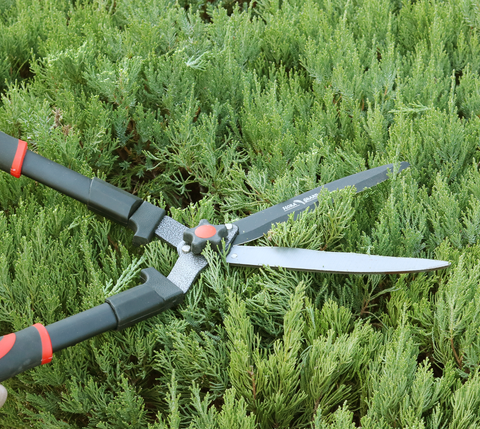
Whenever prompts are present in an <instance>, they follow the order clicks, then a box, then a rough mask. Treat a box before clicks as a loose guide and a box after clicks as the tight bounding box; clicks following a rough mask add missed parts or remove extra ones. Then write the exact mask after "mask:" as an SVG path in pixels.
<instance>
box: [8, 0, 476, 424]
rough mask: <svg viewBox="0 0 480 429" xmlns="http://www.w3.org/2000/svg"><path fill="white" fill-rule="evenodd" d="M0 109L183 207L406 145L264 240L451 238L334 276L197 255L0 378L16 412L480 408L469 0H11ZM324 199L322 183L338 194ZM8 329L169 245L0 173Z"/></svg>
mask: <svg viewBox="0 0 480 429" xmlns="http://www.w3.org/2000/svg"><path fill="white" fill-rule="evenodd" d="M0 27H1V28H0V30H1V31H0V35H1V36H0V46H1V48H2V49H1V50H0V52H2V54H1V55H0V90H1V92H2V93H1V95H2V98H1V103H0V129H1V130H2V131H4V132H6V133H8V134H11V135H13V136H15V137H18V138H22V139H23V140H26V141H28V143H29V147H30V148H31V149H33V150H34V151H36V152H37V153H39V154H41V155H43V156H45V157H48V158H50V159H52V160H54V161H55V162H58V163H60V164H63V165H65V166H67V167H69V168H72V169H73V170H75V171H78V172H80V173H82V174H84V175H86V176H88V177H93V176H97V177H100V178H103V179H105V180H107V181H109V182H111V183H113V184H115V185H117V186H119V187H121V188H123V189H126V190H128V191H130V192H132V193H134V194H135V195H138V196H140V197H142V198H144V199H147V200H149V201H151V202H152V203H154V204H158V205H159V206H162V207H166V208H167V210H168V212H169V215H171V216H172V217H173V218H174V219H176V220H178V221H180V222H182V223H184V224H186V225H188V226H194V225H196V224H198V222H199V220H200V219H203V218H207V219H209V220H210V221H211V222H215V223H221V222H227V221H234V220H235V219H238V218H241V217H244V216H247V215H249V214H251V213H255V212H257V211H259V210H262V209H264V208H266V207H269V206H271V205H273V204H276V203H280V202H282V201H285V200H286V199H288V198H291V197H293V196H295V195H298V194H300V193H303V192H306V191H308V190H310V189H313V188H315V187H317V186H320V185H321V184H324V183H327V182H330V181H333V180H336V179H339V178H341V177H344V176H347V175H349V174H353V173H356V172H359V171H362V170H365V169H366V168H372V167H376V166H378V165H382V164H384V163H390V162H392V163H394V164H395V165H398V163H399V162H400V161H408V162H409V163H410V164H411V167H410V169H408V170H406V171H403V172H401V173H400V174H398V172H396V171H394V172H392V174H391V177H390V179H389V181H387V182H386V183H383V184H381V185H379V186H377V187H375V189H370V190H368V191H365V192H362V193H358V194H356V193H355V192H354V190H343V191H341V192H337V193H335V194H334V195H331V194H328V193H321V194H320V195H319V206H318V208H317V209H316V210H311V211H306V212H304V213H303V214H301V215H300V216H299V217H298V218H297V219H296V220H295V221H294V220H293V219H289V220H288V221H287V222H285V223H283V224H280V225H276V226H275V227H274V228H272V230H271V231H270V232H269V234H267V235H266V236H265V237H263V238H262V239H260V240H258V241H257V243H255V244H258V245H269V246H292V247H302V248H310V249H316V250H328V251H341V252H359V253H371V254H380V255H391V256H405V257H426V258H438V259H444V260H449V261H451V262H452V267H451V268H450V269H449V270H446V271H444V272H434V273H425V274H417V275H401V276H380V275H376V276H343V275H334V274H311V273H304V272H287V271H284V270H276V271H275V270H272V269H269V268H267V267H265V268H263V269H259V270H257V269H247V268H237V267H230V266H228V265H227V264H226V262H225V260H224V258H223V256H221V255H218V254H215V253H213V252H212V251H211V250H208V249H207V250H206V251H205V256H206V258H207V259H208V261H209V268H208V269H207V270H206V271H205V272H204V273H202V275H201V276H200V278H199V279H198V280H197V281H196V283H195V284H194V286H193V287H192V289H191V290H190V291H189V293H188V294H187V296H186V298H185V300H184V302H183V303H182V304H181V305H180V306H179V307H178V308H176V309H174V310H169V311H167V312H165V313H162V314H161V315H159V316H157V317H154V318H152V319H150V320H148V321H145V322H142V323H140V324H138V325H136V326H134V327H131V328H128V329H126V330H125V331H123V332H111V333H108V334H105V335H101V336H98V337H95V338H94V339H91V340H89V341H85V342H83V343H81V344H78V345H76V346H74V347H71V348H68V349H66V350H63V351H61V352H59V353H56V354H55V357H54V360H53V363H51V364H50V365H46V366H41V367H39V368H36V369H33V370H31V371H28V372H26V373H23V374H21V375H19V376H17V377H15V378H13V379H11V380H8V381H6V382H5V383H4V384H5V385H6V386H7V388H8V390H9V400H8V401H7V403H6V405H5V406H4V407H3V408H2V409H1V410H0V415H1V416H0V419H1V422H2V427H5V428H16V429H17V428H23V427H38V428H45V427H47V428H81V427H98V428H151V429H157V428H167V427H171V428H187V427H190V428H219V429H220V428H222V429H223V428H237V427H238V428H242V429H243V428H245V429H246V428H262V429H263V428H271V427H277V428H280V427H284V428H286V427H292V428H308V427H311V428H322V429H327V428H345V429H352V428H355V427H360V426H361V427H363V428H372V429H374V428H375V429H377V428H378V429H380V428H382V429H384V428H385V429H389V428H393V427H405V428H428V429H430V428H432V429H433V428H447V427H449V428H470V427H477V426H479V425H480V416H479V413H478V410H479V408H480V407H479V404H478V398H479V388H480V387H479V386H480V382H479V373H478V367H479V364H480V343H479V340H478V338H479V332H480V317H479V310H478V309H479V308H480V304H479V299H480V298H479V297H480V295H479V293H480V292H479V286H478V285H479V280H480V279H479V276H480V274H479V273H480V271H479V270H480V268H479V265H478V261H479V259H480V238H479V237H480V175H479V169H478V154H477V152H478V142H479V138H480V135H479V129H480V127H479V117H480V77H479V74H478V73H479V70H480V4H479V2H478V1H474V0H462V1H460V2H459V1H458V0H418V1H413V0H403V1H400V0H388V1H382V0H348V1H347V0H284V1H274V0H259V1H255V2H248V1H247V2H238V1H232V0H215V1H204V0H194V1H189V0H182V1H181V2H173V1H171V0H144V1H137V0H117V1H113V0H77V1H70V0H56V1H50V0H43V1H38V0H17V1H11V0H3V1H0ZM332 197H333V198H332ZM0 210H1V211H0V233H1V234H2V240H1V242H0V329H1V332H0V334H5V333H8V332H12V331H18V330H20V329H22V328H24V327H26V326H28V325H29V324H32V323H37V322H41V323H44V324H49V323H53V322H55V321H57V320H60V319H63V318H65V317H68V316H70V315H73V314H75V313H77V312H79V311H83V310H86V309H89V308H91V307H92V306H95V305H98V304H99V303H101V302H103V301H104V300H105V298H106V297H107V296H110V295H112V294H114V293H117V292H118V291H120V290H125V289H127V288H129V287H132V286H134V285H136V284H137V282H138V272H139V270H140V269H141V268H144V267H148V266H153V267H155V268H157V269H158V270H159V271H160V272H162V273H163V274H164V275H167V274H168V273H169V272H170V270H171V269H172V267H173V265H174V264H175V261H176V259H177V253H176V251H175V250H174V249H171V248H169V247H167V245H165V244H164V243H161V242H160V241H155V242H152V243H150V244H149V245H147V246H145V247H144V248H140V249H136V248H133V247H132V246H131V244H130V242H131V233H130V232H128V231H125V230H124V229H123V228H121V227H119V226H117V225H113V224H112V223H111V222H108V221H106V220H104V219H101V218H100V217H97V216H96V215H93V214H92V213H91V212H88V210H87V209H86V208H85V207H83V206H82V205H81V204H80V203H77V202H75V201H73V200H70V199H69V198H67V197H64V196H62V195H59V194H58V193H56V192H54V191H52V190H49V189H46V188H45V187H44V186H42V185H40V184H38V183H35V182H33V181H31V180H29V179H28V178H24V177H22V178H20V179H14V178H13V177H11V176H8V175H7V174H3V175H2V178H1V180H0Z"/></svg>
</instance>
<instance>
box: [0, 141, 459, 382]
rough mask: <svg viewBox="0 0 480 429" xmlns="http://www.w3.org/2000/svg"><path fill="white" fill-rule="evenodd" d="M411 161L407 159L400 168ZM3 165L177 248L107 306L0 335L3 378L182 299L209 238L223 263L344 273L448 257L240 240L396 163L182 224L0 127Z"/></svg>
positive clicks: (137, 235) (410, 267) (359, 186)
mask: <svg viewBox="0 0 480 429" xmlns="http://www.w3.org/2000/svg"><path fill="white" fill-rule="evenodd" d="M407 167H409V164H408V163H407V162H402V163H400V165H399V166H398V171H402V170H404V169H406V168H407ZM0 169H2V170H4V171H6V172H7V173H10V174H12V175H13V176H15V177H20V175H22V174H23V175H25V176H27V177H30V178H31V179H33V180H36V181H38V182H40V183H43V184H45V185H47V186H49V187H51V188H53V189H56V190H57V191H59V192H61V193H63V194H66V195H68V196H70V197H72V198H75V199H77V200H78V201H81V202H83V203H85V204H86V205H87V206H88V208H89V209H91V210H92V211H94V212H96V213H99V214H101V215H103V216H105V217H107V218H109V219H111V220H113V221H115V222H117V223H120V224H122V225H125V226H128V227H129V228H131V229H132V230H133V231H134V237H133V242H134V244H136V245H143V244H146V243H148V242H150V241H151V240H152V239H153V238H154V237H155V236H157V237H159V238H160V239H162V240H163V241H165V242H166V243H168V244H169V245H171V246H173V247H175V248H176V249H177V251H178V255H179V257H178V259H177V262H176V263H175V265H174V267H173V269H172V270H171V272H170V274H169V275H168V276H167V277H165V276H163V275H162V274H160V273H159V272H158V271H157V270H155V269H154V268H146V269H144V270H142V271H141V277H142V279H143V281H144V283H143V284H141V285H140V286H136V287H133V288H131V289H128V290H126V291H123V292H121V293H118V294H116V295H113V296H111V297H109V298H107V299H106V302H105V303H104V304H101V305H99V306H97V307H94V308H91V309H89V310H86V311H84V312H82V313H78V314H76V315H73V316H70V317H68V318H66V319H63V320H60V321H58V322H55V323H52V324H50V325H48V326H43V325H42V324H40V323H37V324H35V325H33V326H30V327H28V328H26V329H23V330H21V331H19V332H17V333H12V334H8V335H4V336H3V337H0V381H3V380H6V379H8V378H10V377H12V376H14V375H16V374H19V373H21V372H23V371H25V370H27V369H30V368H33V367H35V366H38V365H41V364H42V365H43V364H46V363H48V362H50V361H51V360H52V355H53V353H54V352H56V351H59V350H62V349H64V348H66V347H69V346H72V345H74V344H77V343H79V342H81V341H84V340H86V339H88V338H91V337H93V336H95V335H98V334H101V333H103V332H106V331H109V330H114V329H116V330H121V329H124V328H127V327H129V326H131V325H133V324H135V323H137V322H140V321H142V320H145V319H147V318H149V317H151V316H154V315H156V314H158V313H160V312H162V311H164V310H167V309H169V308H171V307H173V306H175V305H177V304H179V303H180V302H181V301H182V300H183V297H184V296H185V294H186V292H187V291H188V290H189V288H190V286H191V285H192V284H193V282H194V281H195V280H196V278H197V277H198V275H199V274H200V272H201V271H202V270H203V269H204V268H206V267H207V265H208V262H207V260H206V259H205V257H204V256H203V255H202V254H201V253H202V250H203V249H204V248H205V246H206V245H207V243H210V246H211V247H212V248H213V249H215V250H216V251H219V252H220V251H222V249H225V252H226V261H227V262H228V263H230V264H232V265H236V266H249V267H252V266H253V267H262V266H270V267H272V268H279V267H282V268H286V269H292V270H303V271H314V272H328V273H345V274H396V273H413V272H421V271H432V270H437V269H441V268H445V267H448V266H449V265H450V263H448V262H445V261H436V260H430V259H417V258H396V257H387V256H376V255H364V254H356V253H340V252H325V251H315V250H307V249H296V248H285V247H283V248H282V247H259V246H242V244H244V243H247V242H249V241H252V240H255V239H257V238H260V237H262V236H263V235H264V234H266V233H267V232H268V231H269V230H270V229H271V228H272V226H274V225H275V224H277V223H279V222H284V221H286V220H287V219H288V218H289V216H292V215H293V217H294V218H296V217H297V216H298V214H299V213H301V212H302V211H304V210H307V209H308V208H310V209H312V208H314V207H315V206H316V205H317V202H318V195H319V193H320V192H321V191H322V190H324V189H327V190H328V191H335V190H339V189H343V188H345V187H349V186H353V187H355V188H356V191H357V192H360V191H363V190H364V189H367V188H370V187H372V186H375V185H377V184H378V183H381V182H383V181H384V180H386V179H387V178H388V172H389V171H393V169H394V165H393V164H388V165H383V166H381V167H376V168H373V169H370V170H366V171H363V172H360V173H357V174H353V175H351V176H348V177H344V178H342V179H340V180H336V181H334V182H331V183H328V184H325V185H322V186H320V187H318V188H316V189H314V190H312V191H309V192H305V193H304V194H301V195H298V196H296V197H293V198H291V199H289V200H287V201H285V202H283V203H280V204H277V205H275V206H273V207H270V208H267V209H266V210H262V211H260V212H258V213H255V214H253V215H250V216H248V217H246V218H243V219H240V220H238V221H235V222H232V223H229V224H226V225H211V224H210V223H209V222H208V221H207V220H202V221H200V223H199V225H198V226H196V227H194V228H187V227H186V226H184V225H182V224H181V223H179V222H177V221H175V220H174V219H172V218H171V217H169V216H167V215H166V213H165V210H164V209H162V208H160V207H157V206H155V205H153V204H150V203H148V202H146V201H142V200H141V199H140V198H138V197H136V196H134V195H132V194H130V193H128V192H126V191H124V190H121V189H119V188H117V187H115V186H113V185H110V184H108V183H107V182H105V181H103V180H100V179H98V178H93V179H90V178H88V177H85V176H83V175H81V174H79V173H76V172H74V171H72V170H70V169H68V168H66V167H64V166H62V165H59V164H57V163H55V162H53V161H50V160H48V159H46V158H44V157H42V156H41V155H38V154H36V153H34V152H32V151H30V150H28V145H27V143H26V142H24V141H22V140H18V139H16V138H14V137H11V136H8V135H7V134H4V133H2V132H0Z"/></svg>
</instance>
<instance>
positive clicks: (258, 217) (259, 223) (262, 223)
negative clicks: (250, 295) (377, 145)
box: [234, 162, 410, 244]
mask: <svg viewBox="0 0 480 429" xmlns="http://www.w3.org/2000/svg"><path fill="white" fill-rule="evenodd" d="M409 166H410V164H409V163H408V162H402V163H400V167H399V170H398V171H402V170H405V169H406V168H408V167H409ZM393 168H394V166H393V164H388V165H382V166H381V167H376V168H372V169H370V170H366V171H362V172H361V173H357V174H353V175H351V176H348V177H344V178H342V179H339V180H335V181H334V182H331V183H327V184H325V185H322V186H319V187H318V188H315V189H313V190H311V191H308V192H305V193H304V194H301V195H298V196H296V197H293V198H290V199H289V200H287V201H285V202H283V203H280V204H277V205H275V206H272V207H269V208H268V209H265V210H262V211H260V212H258V213H254V214H253V215H250V216H247V217H246V218H243V219H240V220H237V221H236V222H234V224H235V225H237V226H238V228H239V230H240V232H239V234H238V236H237V238H236V239H235V241H234V244H242V243H247V242H249V241H252V240H255V239H257V238H260V237H261V236H262V235H263V234H266V233H267V232H268V231H269V230H270V229H271V228H272V225H274V224H276V223H280V222H285V221H286V220H287V219H288V216H289V215H290V214H292V213H294V217H295V218H296V217H297V216H298V214H299V213H300V212H302V211H304V210H306V209H307V207H311V208H313V207H314V206H315V205H316V204H317V196H318V194H319V193H320V192H321V190H322V189H324V188H325V189H328V190H329V191H330V192H332V191H336V190H338V189H343V188H346V187H347V186H355V188H356V189H357V192H361V191H363V190H364V189H367V188H371V187H372V186H375V185H378V184H379V183H381V182H383V181H385V180H387V179H388V176H387V173H388V172H389V171H390V172H391V171H393Z"/></svg>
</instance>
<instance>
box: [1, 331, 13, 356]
mask: <svg viewBox="0 0 480 429" xmlns="http://www.w3.org/2000/svg"><path fill="white" fill-rule="evenodd" d="M16 339H17V336H16V335H15V334H8V335H4V337H3V338H2V339H1V340H0V359H1V358H3V357H4V356H5V355H6V354H7V353H8V352H9V351H10V350H12V347H13V345H14V344H15V340H16Z"/></svg>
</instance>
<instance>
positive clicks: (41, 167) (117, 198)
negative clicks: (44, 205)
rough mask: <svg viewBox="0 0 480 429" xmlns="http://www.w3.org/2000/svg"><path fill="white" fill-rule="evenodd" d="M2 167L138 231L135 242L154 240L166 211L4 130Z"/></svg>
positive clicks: (0, 144)
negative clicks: (58, 160) (54, 158)
mask: <svg viewBox="0 0 480 429" xmlns="http://www.w3.org/2000/svg"><path fill="white" fill-rule="evenodd" d="M0 169H2V170H3V171H5V172H7V173H10V174H12V175H13V176H15V177H20V175H22V174H23V175H25V176H27V177H30V178H31V179H33V180H36V181H37V182H40V183H43V184H44V185H46V186H48V187H50V188H53V189H55V190H57V191H59V192H61V193H62V194H65V195H68V196H69V197H72V198H75V199H76V200H78V201H80V202H82V203H84V204H86V205H87V206H88V208H89V209H90V210H92V211H94V212H96V213H99V214H101V215H102V216H105V217H107V218H109V219H111V220H113V221H115V222H117V223H119V224H121V225H125V226H128V227H129V228H130V229H132V230H133V231H134V233H135V235H134V238H133V243H134V244H135V245H141V244H146V243H148V242H149V241H151V240H152V238H153V236H154V233H155V229H156V228H157V226H158V224H159V223H160V221H161V220H162V218H163V217H164V216H165V210H163V209H162V208H160V207H156V206H154V205H153V204H150V203H147V202H144V201H142V199H141V198H138V197H136V196H134V195H132V194H130V193H128V192H126V191H124V190H122V189H119V188H117V187H115V186H113V185H110V184H109V183H107V182H104V181H103V180H100V179H98V178H96V177H95V178H93V179H90V178H88V177H85V176H83V175H81V174H79V173H77V172H75V171H73V170H70V169H69V168H67V167H64V166H63V165H60V164H57V163H55V162H53V161H51V160H49V159H47V158H44V157H43V156H41V155H38V154H36V153H34V152H32V151H30V150H28V149H27V144H26V143H25V142H24V141H22V140H18V139H16V138H14V137H11V136H9V135H7V134H5V133H2V132H1V131H0Z"/></svg>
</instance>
